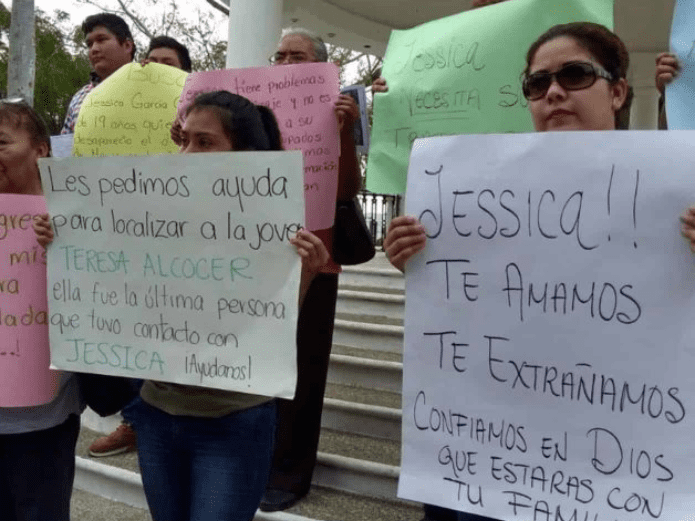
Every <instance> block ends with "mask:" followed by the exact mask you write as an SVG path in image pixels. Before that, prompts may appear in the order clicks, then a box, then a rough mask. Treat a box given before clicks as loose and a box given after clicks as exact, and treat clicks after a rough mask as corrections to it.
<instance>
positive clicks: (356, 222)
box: [333, 199, 376, 265]
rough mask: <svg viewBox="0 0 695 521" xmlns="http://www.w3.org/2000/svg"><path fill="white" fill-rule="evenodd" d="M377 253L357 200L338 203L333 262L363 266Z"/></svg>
mask: <svg viewBox="0 0 695 521" xmlns="http://www.w3.org/2000/svg"><path fill="white" fill-rule="evenodd" d="M375 253H376V250H375V249H374V239H373V237H372V234H371V233H370V232H369V228H367V223H366V222H365V220H364V214H363V213H362V207H361V206H360V204H359V202H358V201H357V199H352V200H351V201H338V204H337V206H336V209H335V224H334V226H333V260H334V261H335V262H337V263H338V264H346V265H354V264H362V263H363V262H367V261H368V260H370V259H372V258H373V257H374V255H375Z"/></svg>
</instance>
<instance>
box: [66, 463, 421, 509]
mask: <svg viewBox="0 0 695 521" xmlns="http://www.w3.org/2000/svg"><path fill="white" fill-rule="evenodd" d="M78 465H81V464H79V463H78ZM70 517H71V519H72V520H73V521H104V520H118V521H152V516H150V513H149V511H148V510H147V508H146V507H145V508H138V507H132V506H130V505H126V504H125V503H120V502H117V501H111V500H109V499H106V498H104V497H101V496H100V495H98V494H92V493H89V492H85V491H84V490H80V489H77V488H75V489H73V493H72V502H71V505H70ZM421 517H422V510H421V508H420V506H419V505H417V504H411V503H406V502H403V501H386V500H383V499H375V498H371V497H365V496H357V495H355V494H348V493H345V492H339V491H335V490H330V489H326V488H322V487H313V488H312V489H311V492H310V493H309V495H308V496H306V498H304V499H303V500H302V501H301V502H299V503H298V504H297V505H295V506H293V507H292V508H291V509H289V510H288V511H286V512H273V513H266V512H261V511H258V512H257V513H256V515H255V517H254V520H255V521H313V520H324V521H364V520H370V521H372V520H373V521H418V520H419V519H420V518H421Z"/></svg>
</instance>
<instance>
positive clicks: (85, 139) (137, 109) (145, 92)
mask: <svg viewBox="0 0 695 521" xmlns="http://www.w3.org/2000/svg"><path fill="white" fill-rule="evenodd" d="M186 76H188V73H186V72H184V71H182V70H180V69H177V68H175V67H170V66H168V65H160V64H157V63H149V64H147V65H145V66H144V67H143V66H142V65H140V64H139V63H130V64H128V65H124V66H123V67H121V68H120V69H118V70H117V71H116V72H114V73H113V74H112V75H111V76H109V77H108V78H107V79H106V80H104V81H103V82H102V83H101V84H99V86H97V87H96V88H95V89H94V90H93V91H92V92H90V93H89V94H88V95H87V97H86V98H85V100H84V103H83V104H82V107H81V108H80V115H79V117H78V119H77V124H76V125H75V142H74V145H73V155H74V156H87V157H90V156H141V155H153V154H171V153H175V152H177V151H178V147H177V145H176V144H175V143H174V142H173V141H172V140H171V136H170V129H171V126H172V124H173V123H174V120H175V118H176V105H177V103H178V101H179V98H180V97H181V91H182V90H183V85H184V83H185V82H186Z"/></svg>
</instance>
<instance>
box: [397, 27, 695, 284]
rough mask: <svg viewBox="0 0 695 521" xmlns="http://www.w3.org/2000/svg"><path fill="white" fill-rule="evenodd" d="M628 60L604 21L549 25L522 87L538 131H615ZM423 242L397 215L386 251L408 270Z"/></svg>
mask: <svg viewBox="0 0 695 521" xmlns="http://www.w3.org/2000/svg"><path fill="white" fill-rule="evenodd" d="M628 64H629V55H628V52H627V49H626V48H625V44H624V43H623V42H622V40H620V38H618V37H617V36H616V35H615V34H614V33H612V32H611V31H610V30H608V29H607V28H606V27H604V26H602V25H599V24H595V23H590V22H575V23H569V24H562V25H556V26H554V27H551V28H550V29H549V30H548V31H547V32H545V33H544V34H543V35H541V36H540V38H538V40H536V41H535V42H534V43H533V44H532V45H531V47H530V48H529V50H528V53H527V54H526V69H525V70H524V75H523V76H524V77H523V92H524V96H525V97H526V99H528V101H529V110H530V111H531V116H532V118H533V125H534V127H535V129H536V131H538V132H546V131H551V130H615V128H616V124H617V121H618V115H619V113H620V110H621V109H622V108H623V106H624V105H625V101H626V99H627V95H628V84H627V80H626V79H625V78H626V75H627V68H628ZM694 221H695V219H694ZM425 241H426V236H425V229H424V227H423V226H422V225H421V224H420V223H419V222H418V221H417V219H416V218H414V217H411V216H402V217H397V218H395V219H393V221H391V224H390V225H389V229H388V233H387V235H386V238H385V239H384V251H385V252H386V256H387V257H388V259H389V261H390V262H391V264H393V265H394V266H395V267H396V268H398V269H399V270H401V271H404V270H405V264H406V262H407V261H408V259H410V257H412V256H413V255H414V254H416V253H417V252H419V251H421V250H422V249H423V248H424V247H425Z"/></svg>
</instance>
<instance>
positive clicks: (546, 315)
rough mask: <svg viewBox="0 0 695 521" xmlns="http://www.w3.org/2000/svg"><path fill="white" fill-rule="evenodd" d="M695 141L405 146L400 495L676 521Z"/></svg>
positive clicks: (691, 328) (521, 518) (625, 520)
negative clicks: (414, 234)
mask: <svg viewBox="0 0 695 521" xmlns="http://www.w3.org/2000/svg"><path fill="white" fill-rule="evenodd" d="M693 157H695V132H668V133H666V132H642V133H638V132H589V133H580V132H560V133H543V134H521V135H469V136H454V137H442V138H430V139H424V140H418V141H417V143H416V146H415V147H414V149H413V155H412V156H411V160H410V169H409V173H408V192H407V213H408V214H409V215H415V216H417V217H419V218H420V220H421V222H422V223H423V224H424V225H425V227H426V229H427V230H428V234H429V236H430V238H429V239H428V242H427V246H426V248H425V250H424V251H423V252H422V253H421V254H419V255H417V256H415V257H413V258H412V259H411V260H410V262H409V263H408V265H407V270H406V272H407V280H406V284H407V286H406V288H407V289H406V317H405V320H406V323H405V324H406V327H405V353H404V389H403V422H404V430H403V432H404V447H403V461H402V468H401V479H400V485H399V495H400V496H402V497H404V498H408V499H413V500H417V501H422V502H425V503H431V504H437V505H442V506H445V507H448V508H453V509H457V510H463V511H469V512H474V513H477V514H482V515H485V516H489V517H493V518H497V519H503V520H518V521H529V520H534V519H535V520H543V521H548V520H559V519H563V520H568V519H572V520H585V521H586V520H591V521H596V520H611V521H612V520H620V521H629V520H640V521H643V520H649V519H656V518H658V519H660V520H663V521H683V520H686V519H691V518H692V517H688V516H691V515H692V512H693V504H695V503H694V501H695V474H694V473H693V472H692V469H693V464H694V463H695V446H694V444H693V441H692V440H693V432H695V424H694V422H693V417H694V416H693V415H694V412H695V411H694V407H695V378H693V375H692V373H693V369H694V368H695V299H694V296H695V277H694V276H693V270H695V262H694V260H695V259H694V257H693V253H691V252H690V250H689V244H688V243H687V242H686V241H685V240H684V239H683V238H682V237H681V235H680V223H679V221H678V217H679V215H680V214H682V213H683V211H684V210H685V209H686V208H687V207H688V206H689V205H690V204H692V203H693V201H695V176H693V172H692V158H693Z"/></svg>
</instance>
